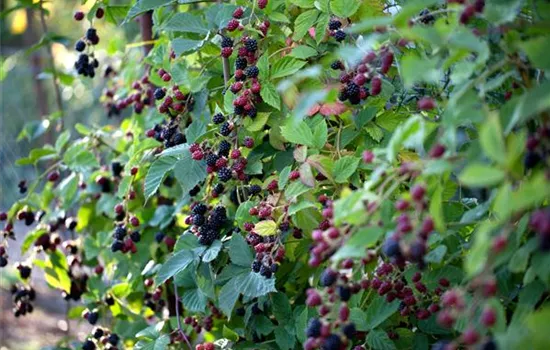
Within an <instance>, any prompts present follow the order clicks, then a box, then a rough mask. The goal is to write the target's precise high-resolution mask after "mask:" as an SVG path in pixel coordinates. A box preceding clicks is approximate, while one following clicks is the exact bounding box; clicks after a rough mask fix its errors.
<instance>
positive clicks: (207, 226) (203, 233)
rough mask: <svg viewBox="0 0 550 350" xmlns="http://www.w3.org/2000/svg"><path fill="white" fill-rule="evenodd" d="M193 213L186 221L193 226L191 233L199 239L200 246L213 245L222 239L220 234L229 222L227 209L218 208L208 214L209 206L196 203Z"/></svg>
mask: <svg viewBox="0 0 550 350" xmlns="http://www.w3.org/2000/svg"><path fill="white" fill-rule="evenodd" d="M191 213H192V214H191V215H190V216H188V217H187V219H186V220H185V221H186V223H187V224H188V225H193V226H192V228H191V231H192V232H193V233H194V234H195V235H196V236H197V237H199V243H200V244H202V245H211V244H212V243H213V242H214V241H215V240H217V239H219V238H220V233H221V231H222V229H223V226H224V225H225V223H226V221H227V213H226V210H225V207H223V206H221V205H220V206H216V207H214V208H213V209H211V210H210V212H208V206H206V205H205V204H203V203H195V204H194V205H193V206H192V208H191Z"/></svg>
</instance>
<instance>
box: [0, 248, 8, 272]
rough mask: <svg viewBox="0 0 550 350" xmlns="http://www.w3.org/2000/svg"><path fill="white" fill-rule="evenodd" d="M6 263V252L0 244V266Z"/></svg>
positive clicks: (4, 265)
mask: <svg viewBox="0 0 550 350" xmlns="http://www.w3.org/2000/svg"><path fill="white" fill-rule="evenodd" d="M7 265H8V252H7V251H6V247H5V246H4V245H0V267H6V266H7Z"/></svg>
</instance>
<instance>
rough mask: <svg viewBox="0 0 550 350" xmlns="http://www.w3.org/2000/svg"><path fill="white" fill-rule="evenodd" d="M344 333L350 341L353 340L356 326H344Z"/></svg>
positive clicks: (351, 324)
mask: <svg viewBox="0 0 550 350" xmlns="http://www.w3.org/2000/svg"><path fill="white" fill-rule="evenodd" d="M342 332H343V333H344V334H345V335H346V337H348V339H352V338H353V337H354V336H355V333H356V329H355V324H353V323H348V324H347V325H345V326H344V328H343V329H342Z"/></svg>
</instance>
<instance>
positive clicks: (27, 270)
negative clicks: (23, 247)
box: [15, 263, 32, 280]
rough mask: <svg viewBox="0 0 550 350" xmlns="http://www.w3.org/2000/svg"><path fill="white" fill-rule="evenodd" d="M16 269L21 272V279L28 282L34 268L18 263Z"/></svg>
mask: <svg viewBox="0 0 550 350" xmlns="http://www.w3.org/2000/svg"><path fill="white" fill-rule="evenodd" d="M15 268H16V269H17V271H19V277H21V279H23V280H26V279H28V278H29V277H31V272H32V268H31V267H30V266H28V265H25V264H22V263H18V264H17V265H15Z"/></svg>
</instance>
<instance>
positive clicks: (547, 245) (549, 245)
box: [529, 207, 550, 251]
mask: <svg viewBox="0 0 550 350" xmlns="http://www.w3.org/2000/svg"><path fill="white" fill-rule="evenodd" d="M529 224H530V226H531V228H532V229H533V230H534V231H535V232H536V234H537V236H538V239H539V242H540V243H539V245H540V248H541V249H542V250H544V251H548V250H550V208H548V207H547V208H543V209H539V210H537V211H535V212H534V213H533V214H531V218H530V221H529Z"/></svg>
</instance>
